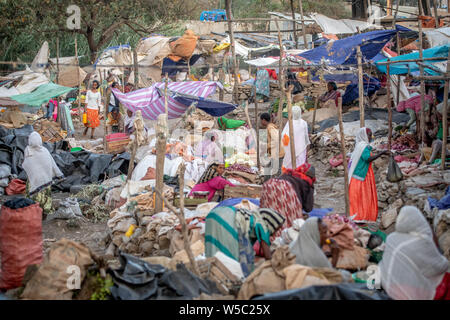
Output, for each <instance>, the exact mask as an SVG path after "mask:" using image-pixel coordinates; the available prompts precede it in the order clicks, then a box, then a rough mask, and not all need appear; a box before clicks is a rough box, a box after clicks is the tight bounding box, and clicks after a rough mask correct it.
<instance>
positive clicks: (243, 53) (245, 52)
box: [220, 36, 279, 58]
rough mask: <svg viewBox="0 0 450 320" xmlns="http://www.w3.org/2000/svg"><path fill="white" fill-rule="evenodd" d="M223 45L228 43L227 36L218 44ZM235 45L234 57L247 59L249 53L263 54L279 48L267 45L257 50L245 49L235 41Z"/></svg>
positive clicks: (228, 38)
mask: <svg viewBox="0 0 450 320" xmlns="http://www.w3.org/2000/svg"><path fill="white" fill-rule="evenodd" d="M223 43H230V37H229V36H227V37H226V38H225V39H223V40H222V41H221V42H220V44H223ZM235 45H236V55H238V56H241V57H243V58H247V57H248V55H249V53H251V52H264V51H268V50H271V49H277V48H279V46H277V45H273V44H271V45H268V46H265V47H259V48H247V47H246V46H243V45H242V44H240V43H239V42H237V41H235Z"/></svg>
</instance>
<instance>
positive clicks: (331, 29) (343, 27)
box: [311, 13, 382, 34]
mask: <svg viewBox="0 0 450 320" xmlns="http://www.w3.org/2000/svg"><path fill="white" fill-rule="evenodd" d="M311 18H313V19H314V20H315V21H316V23H317V24H318V25H319V26H320V28H321V29H322V30H323V32H325V33H332V34H344V33H357V32H358V29H357V28H359V31H364V30H366V29H371V28H375V29H381V28H382V27H381V26H377V25H375V24H371V23H368V22H366V21H358V20H351V19H340V20H336V19H332V18H328V17H327V16H324V15H323V14H319V13H313V14H311Z"/></svg>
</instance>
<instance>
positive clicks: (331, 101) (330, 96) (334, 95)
mask: <svg viewBox="0 0 450 320" xmlns="http://www.w3.org/2000/svg"><path fill="white" fill-rule="evenodd" d="M327 88H328V91H327V92H326V93H324V94H323V95H321V96H320V97H319V101H320V102H322V104H323V105H322V108H330V107H332V106H333V105H334V106H335V107H337V106H338V98H339V97H340V96H341V94H340V92H339V91H337V85H336V83H335V82H328V84H327Z"/></svg>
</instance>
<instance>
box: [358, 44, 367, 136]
mask: <svg viewBox="0 0 450 320" xmlns="http://www.w3.org/2000/svg"><path fill="white" fill-rule="evenodd" d="M356 50H357V59H358V89H359V126H360V127H361V128H362V127H364V123H365V121H364V82H363V70H362V62H361V60H362V54H361V48H360V47H359V46H358V47H357V48H356Z"/></svg>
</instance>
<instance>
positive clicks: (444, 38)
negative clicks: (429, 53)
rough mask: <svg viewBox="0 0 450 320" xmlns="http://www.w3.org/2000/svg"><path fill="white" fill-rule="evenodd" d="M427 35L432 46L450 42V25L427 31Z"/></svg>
mask: <svg viewBox="0 0 450 320" xmlns="http://www.w3.org/2000/svg"><path fill="white" fill-rule="evenodd" d="M425 35H426V37H427V39H428V42H429V43H430V47H431V48H432V47H437V46H442V45H444V44H449V43H450V27H445V28H439V29H435V30H430V31H425Z"/></svg>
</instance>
